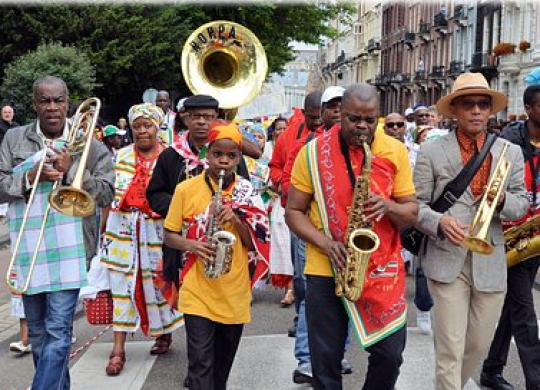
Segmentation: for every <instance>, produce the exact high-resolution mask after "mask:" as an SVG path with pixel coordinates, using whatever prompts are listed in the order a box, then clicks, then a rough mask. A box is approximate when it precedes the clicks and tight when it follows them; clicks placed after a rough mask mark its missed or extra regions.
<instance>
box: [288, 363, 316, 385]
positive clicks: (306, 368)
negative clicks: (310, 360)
mask: <svg viewBox="0 0 540 390" xmlns="http://www.w3.org/2000/svg"><path fill="white" fill-rule="evenodd" d="M292 380H293V382H294V383H296V384H298V385H300V384H302V383H311V381H312V380H313V373H312V372H311V364H305V365H302V366H298V368H297V369H296V370H294V371H293V374H292Z"/></svg>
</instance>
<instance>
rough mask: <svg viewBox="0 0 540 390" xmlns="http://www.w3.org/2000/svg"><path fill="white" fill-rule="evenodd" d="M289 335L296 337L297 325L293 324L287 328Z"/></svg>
mask: <svg viewBox="0 0 540 390" xmlns="http://www.w3.org/2000/svg"><path fill="white" fill-rule="evenodd" d="M287 336H289V337H296V326H294V325H293V326H291V327H290V328H289V330H287Z"/></svg>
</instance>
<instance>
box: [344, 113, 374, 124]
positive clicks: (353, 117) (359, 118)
mask: <svg viewBox="0 0 540 390" xmlns="http://www.w3.org/2000/svg"><path fill="white" fill-rule="evenodd" d="M344 114H345V115H346V116H347V120H348V121H349V122H351V123H360V122H362V121H364V122H366V123H367V124H368V125H373V124H375V123H377V117H376V116H358V115H351V114H347V113H344Z"/></svg>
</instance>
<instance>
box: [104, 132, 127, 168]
mask: <svg viewBox="0 0 540 390" xmlns="http://www.w3.org/2000/svg"><path fill="white" fill-rule="evenodd" d="M124 135H126V131H125V130H121V129H119V128H118V127H116V126H114V125H107V126H105V128H104V129H103V140H102V141H103V143H104V144H105V146H106V147H107V149H108V150H109V153H110V154H111V158H112V160H113V162H114V160H115V158H116V152H117V150H118V149H121V148H122V146H123V145H122V137H123V136H124Z"/></svg>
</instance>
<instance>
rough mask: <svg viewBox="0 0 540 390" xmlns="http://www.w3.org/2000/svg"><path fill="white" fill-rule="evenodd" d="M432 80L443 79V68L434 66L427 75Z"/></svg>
mask: <svg viewBox="0 0 540 390" xmlns="http://www.w3.org/2000/svg"><path fill="white" fill-rule="evenodd" d="M429 77H431V78H432V79H442V78H444V66H434V67H432V68H431V74H430V75H429Z"/></svg>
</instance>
